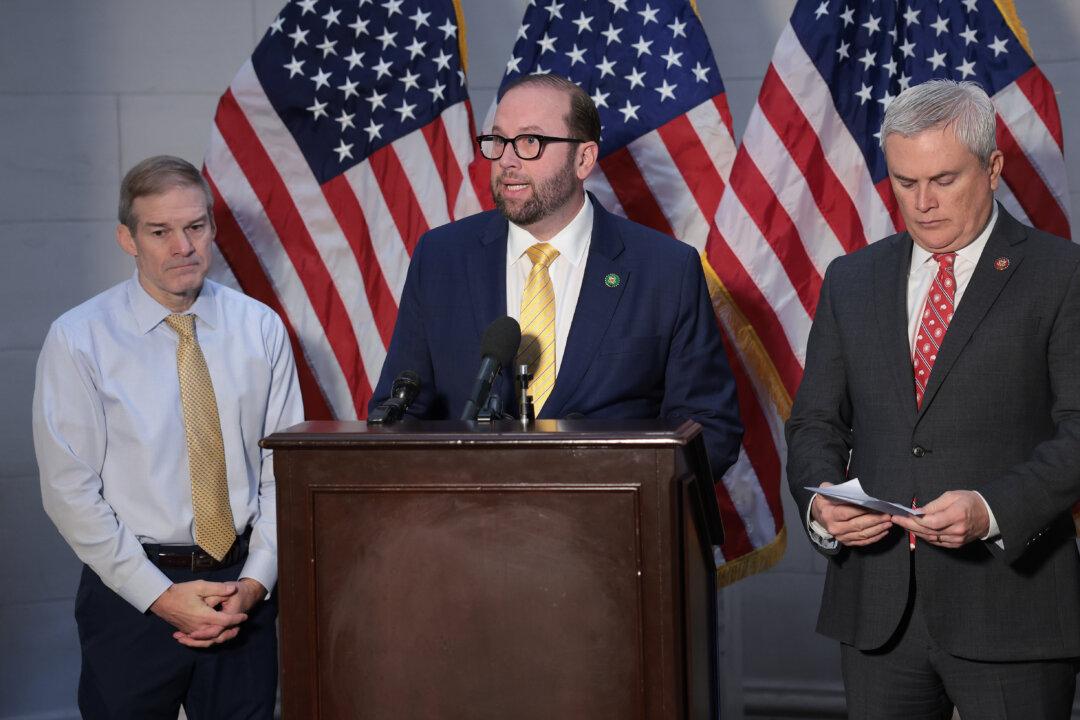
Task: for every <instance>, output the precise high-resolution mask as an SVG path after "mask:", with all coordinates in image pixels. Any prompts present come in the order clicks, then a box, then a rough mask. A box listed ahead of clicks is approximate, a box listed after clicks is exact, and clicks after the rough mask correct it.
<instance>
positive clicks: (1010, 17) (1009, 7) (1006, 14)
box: [994, 0, 1035, 61]
mask: <svg viewBox="0 0 1080 720" xmlns="http://www.w3.org/2000/svg"><path fill="white" fill-rule="evenodd" d="M994 4H995V5H997V9H998V12H1000V13H1001V16H1002V17H1003V18H1005V23H1006V24H1007V25H1008V26H1009V29H1010V30H1012V31H1013V35H1015V36H1016V39H1017V40H1019V41H1020V44H1021V45H1023V46H1024V49H1025V50H1027V54H1028V55H1029V56H1031V59H1032V61H1034V60H1035V53H1033V52H1032V51H1031V41H1030V40H1028V34H1027V30H1025V29H1024V23H1022V22H1020V15H1019V14H1018V13H1017V12H1016V6H1015V5H1013V0H994Z"/></svg>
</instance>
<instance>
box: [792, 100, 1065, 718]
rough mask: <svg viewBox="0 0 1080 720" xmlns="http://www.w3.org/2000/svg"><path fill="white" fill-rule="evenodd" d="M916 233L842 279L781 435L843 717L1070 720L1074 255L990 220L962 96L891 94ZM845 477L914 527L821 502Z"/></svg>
mask: <svg viewBox="0 0 1080 720" xmlns="http://www.w3.org/2000/svg"><path fill="white" fill-rule="evenodd" d="M881 137H882V147H883V149H884V152H885V159H886V164H887V166H888V170H889V177H890V181H891V184H892V188H893V192H894V194H895V195H896V199H897V202H898V203H899V206H900V212H901V215H902V216H903V218H904V222H905V225H906V226H907V231H906V232H902V233H898V234H896V235H893V236H891V237H888V238H885V239H884V240H881V241H879V242H876V243H873V244H872V245H870V246H869V247H867V248H866V249H864V250H861V251H859V252H856V253H853V254H851V255H848V256H845V257H841V258H839V259H837V260H836V261H835V262H834V263H833V264H832V265H831V266H830V267H829V269H828V271H827V272H826V275H825V279H824V282H823V284H822V288H821V297H820V300H819V302H818V307H817V313H816V316H815V319H814V325H813V328H812V330H811V331H810V341H809V347H808V350H807V357H806V372H805V375H804V377H803V383H802V386H801V387H800V389H799V393H798V396H797V398H796V400H795V405H794V407H793V409H792V414H791V419H790V420H789V421H788V425H787V439H788V448H789V455H788V479H789V482H790V485H791V492H792V494H793V495H794V497H795V500H796V501H797V502H798V504H799V508H800V511H801V513H802V515H801V517H803V518H804V521H805V524H806V529H807V532H808V534H809V535H810V539H811V541H812V542H813V543H814V546H815V547H816V548H817V549H818V550H819V551H821V552H822V553H824V554H825V555H826V556H827V557H828V558H829V567H828V575H827V577H826V581H825V590H824V594H823V598H822V604H821V612H820V616H819V620H818V631H819V632H821V633H823V634H824V635H827V636H829V637H832V638H835V639H836V640H839V641H840V643H841V659H842V666H843V674H844V684H845V688H846V693H847V700H848V710H849V713H850V715H851V717H853V718H871V717H872V718H904V719H905V720H910V719H911V718H948V717H950V715H951V713H952V710H953V706H954V705H955V706H956V707H957V708H958V709H959V710H960V713H961V714H962V715H963V717H964V718H965V719H967V718H980V719H985V718H1006V717H1008V718H1067V717H1068V716H1069V708H1070V705H1071V704H1072V698H1073V694H1074V691H1075V683H1076V670H1077V664H1076V661H1077V657H1078V656H1080V560H1078V556H1077V547H1076V543H1075V542H1074V539H1073V535H1074V528H1073V522H1072V518H1071V515H1070V508H1071V507H1072V505H1073V503H1074V502H1076V500H1077V499H1078V498H1080V247H1078V246H1076V245H1073V244H1072V243H1069V242H1067V241H1065V240H1062V239H1061V238H1056V237H1053V236H1050V235H1047V234H1046V233H1043V232H1039V231H1038V230H1034V229H1032V228H1030V227H1027V226H1025V225H1022V224H1021V223H1019V222H1017V221H1016V220H1015V219H1013V218H1012V217H1011V216H1010V215H1009V213H1008V212H1006V211H1005V209H1004V208H1002V207H1001V206H999V205H996V204H995V203H994V197H993V193H994V190H995V189H996V188H997V185H998V181H999V178H1000V175H1001V169H1002V164H1003V158H1002V154H1001V152H1000V151H998V150H997V149H996V145H995V113H994V107H993V105H992V103H991V101H990V99H989V98H988V97H987V96H986V93H984V92H983V91H982V90H981V89H980V88H979V87H978V86H976V85H974V84H972V83H956V82H952V81H931V82H928V83H925V84H923V85H919V86H915V87H912V88H910V89H908V90H906V91H905V92H903V93H901V94H900V95H899V96H898V97H897V98H896V99H895V100H894V101H893V102H892V104H891V105H890V106H889V108H888V110H887V112H886V114H885V120H884V122H883V123H882V129H881ZM847 478H858V479H859V480H860V481H861V483H862V486H863V488H864V489H865V490H866V491H867V493H869V494H870V495H873V496H875V497H879V498H882V499H886V500H890V501H894V502H899V503H902V504H904V505H912V504H914V505H917V506H919V507H921V509H922V510H923V511H924V513H925V514H923V515H921V516H919V517H914V518H907V517H901V516H897V515H886V514H880V513H877V512H873V511H869V510H864V509H862V508H860V507H857V506H854V505H849V504H841V503H837V502H833V501H831V500H829V499H827V498H825V497H823V496H815V495H813V494H811V493H810V492H808V491H807V490H805V489H804V488H805V487H806V486H811V487H815V486H821V485H830V484H837V483H840V482H843V481H844V480H846V479H847Z"/></svg>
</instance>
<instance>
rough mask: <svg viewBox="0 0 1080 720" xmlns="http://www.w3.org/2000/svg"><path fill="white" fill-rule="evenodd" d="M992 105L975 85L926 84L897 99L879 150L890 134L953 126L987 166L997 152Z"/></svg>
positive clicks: (891, 106)
mask: <svg viewBox="0 0 1080 720" xmlns="http://www.w3.org/2000/svg"><path fill="white" fill-rule="evenodd" d="M996 123H997V116H996V111H995V110H994V103H993V102H992V101H991V100H990V96H989V95H987V94H986V91H985V90H983V89H982V88H981V87H979V85H978V84H976V83H973V82H970V81H965V82H957V81H956V80H928V81H926V82H924V83H922V84H921V85H914V86H912V87H909V88H908V89H907V90H905V91H904V92H902V93H900V94H899V95H897V96H896V99H895V100H893V101H892V102H891V103H890V104H889V107H888V109H887V110H885V119H884V120H882V122H881V149H882V150H884V149H885V138H887V137H888V136H889V135H892V134H893V133H895V134H897V135H902V136H904V137H911V136H912V135H918V134H919V133H921V132H923V131H924V130H929V129H930V128H937V127H941V128H944V127H948V126H949V125H951V126H952V128H953V132H955V133H956V139H957V140H959V141H960V143H961V144H962V145H963V146H964V147H966V148H967V149H968V150H970V151H971V153H972V154H973V155H974V156H975V157H977V158H978V159H979V161H980V162H981V163H982V164H983V165H986V164H987V163H989V162H990V155H992V154H993V152H994V151H995V150H997V138H996V136H995V131H996Z"/></svg>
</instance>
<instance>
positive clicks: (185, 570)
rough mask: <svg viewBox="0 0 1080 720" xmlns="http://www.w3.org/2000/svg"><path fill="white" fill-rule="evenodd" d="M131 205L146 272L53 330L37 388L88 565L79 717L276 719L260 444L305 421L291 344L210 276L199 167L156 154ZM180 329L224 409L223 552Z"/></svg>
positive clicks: (46, 479)
mask: <svg viewBox="0 0 1080 720" xmlns="http://www.w3.org/2000/svg"><path fill="white" fill-rule="evenodd" d="M120 195H121V197H120V213H119V215H120V225H119V226H118V228H117V241H118V243H119V244H120V247H121V248H122V249H123V250H124V251H125V252H127V253H128V254H129V255H131V256H132V257H134V258H135V265H136V272H135V275H134V277H132V278H131V279H130V280H128V281H126V282H124V283H121V284H119V285H117V286H115V287H113V288H110V289H109V290H106V291H105V292H103V293H101V294H100V295H98V296H96V297H94V298H92V299H90V300H88V301H87V302H85V303H83V304H82V305H79V306H78V307H76V308H74V309H73V310H70V311H68V312H67V313H65V314H64V315H62V316H61V317H60V318H59V319H57V320H56V321H55V322H54V323H53V325H52V327H51V328H50V330H49V333H48V336H47V337H46V339H45V343H44V346H43V348H42V352H41V356H40V358H39V360H38V367H37V381H36V387H35V392H34V408H33V425H34V445H35V450H36V453H37V460H38V466H39V469H40V472H41V492H42V500H43V503H44V506H45V510H46V512H47V513H48V514H49V517H50V518H52V520H53V522H54V523H55V524H56V527H57V528H58V529H59V531H60V533H61V534H62V535H63V537H64V538H65V540H67V542H68V543H69V544H70V545H71V547H72V549H73V550H74V551H75V553H76V555H78V557H79V558H80V559H81V560H82V561H83V562H84V563H85V564H86V566H85V568H84V570H83V575H82V580H81V582H80V585H79V591H78V595H77V597H76V607H75V616H76V621H77V623H78V627H79V638H80V642H81V645H82V655H83V662H82V674H81V677H80V683H79V706H80V710H81V711H82V713H83V716H84V717H90V718H93V717H158V716H162V717H165V716H170V717H176V715H177V712H178V710H179V707H180V706H181V705H183V706H184V708H185V710H186V712H187V715H188V717H190V718H193V719H195V718H199V717H208V718H216V717H236V716H243V717H267V718H269V717H272V714H273V707H274V698H275V694H276V683H277V657H276V653H277V640H276V635H275V628H274V621H275V618H276V615H277V608H276V602H275V601H274V599H273V597H272V596H271V595H270V591H271V590H272V589H273V586H274V584H275V582H276V581H277V539H276V536H277V529H276V508H275V485H274V475H273V464H272V458H271V455H270V453H269V452H268V451H264V450H262V449H261V448H260V447H259V445H258V442H259V439H260V438H262V437H264V436H266V435H269V434H270V433H272V432H274V431H276V430H278V429H282V428H285V427H288V426H290V425H293V424H295V423H297V422H300V421H301V420H302V419H303V406H302V401H301V397H300V389H299V384H298V381H297V377H296V370H295V365H294V362H293V357H292V352H291V350H290V345H289V339H288V335H287V333H286V331H285V328H284V326H283V324H282V322H281V320H280V318H278V317H277V315H275V314H274V313H273V311H271V310H270V309H269V308H267V307H266V306H264V305H262V304H261V303H259V302H257V301H255V300H253V299H251V298H249V297H247V296H245V295H242V294H240V293H237V292H235V291H233V290H230V289H228V288H226V287H223V286H221V285H219V284H217V283H214V282H212V281H210V280H207V279H206V274H207V271H208V270H209V266H210V260H211V247H212V243H213V239H214V231H215V228H214V221H213V196H212V194H211V192H210V189H209V187H208V186H207V184H206V182H205V180H204V179H203V178H202V176H201V175H200V174H199V172H198V170H196V169H195V168H194V167H193V166H192V165H191V164H189V163H187V162H186V161H183V160H180V159H179V158H172V157H166V156H158V157H153V158H149V159H148V160H145V161H143V162H141V163H139V164H138V165H136V166H135V167H134V168H132V169H131V171H130V172H128V174H127V175H126V176H125V178H124V181H123V183H122V185H121V192H120ZM184 315H190V316H193V320H192V318H190V317H189V318H183V317H182V316H184ZM178 325H184V326H185V327H186V326H187V325H191V326H192V327H193V329H194V341H195V343H196V347H197V349H198V350H197V352H199V351H201V357H202V358H204V360H205V370H206V371H208V374H209V383H208V384H209V385H212V389H211V391H210V392H211V395H210V398H211V399H212V400H214V401H216V409H217V419H218V420H217V423H215V424H214V426H215V427H216V425H218V424H219V425H220V437H218V434H217V433H216V432H215V433H212V435H213V440H214V445H215V446H216V448H217V450H216V456H215V460H216V462H217V465H216V467H217V468H218V469H219V471H218V473H217V483H218V484H217V486H216V490H217V491H218V495H217V498H218V499H219V501H220V502H219V510H222V511H224V512H223V513H219V514H218V518H217V520H218V529H219V531H220V530H221V529H222V528H221V523H226V524H225V525H224V532H227V533H228V535H227V536H226V545H227V546H228V547H229V549H228V550H227V552H224V553H222V552H220V551H219V552H217V553H216V554H217V555H220V557H217V556H215V553H214V552H207V551H206V550H204V548H202V547H200V546H199V545H198V541H197V540H196V512H197V510H196V507H197V504H196V503H193V499H192V498H193V493H194V494H195V495H199V493H201V492H203V490H202V489H201V488H202V487H204V486H202V485H199V484H198V482H196V478H195V476H196V474H197V473H196V470H195V467H196V465H201V464H202V463H203V458H202V457H201V454H200V457H198V458H195V457H193V456H192V455H189V443H190V442H191V437H190V434H191V433H192V432H193V428H194V426H195V425H196V423H194V422H192V420H191V418H192V417H193V416H191V415H189V413H190V412H192V410H191V406H190V400H189V398H188V397H185V398H184V399H183V401H182V398H181V389H180V379H179V375H181V374H183V373H184V372H185V370H184V368H185V367H187V366H185V365H184V364H183V362H182V361H181V360H179V359H178V346H179V344H180V340H181V338H180V334H181V332H180V330H179V329H174V326H178ZM189 332H190V331H189ZM188 342H190V339H189V340H188ZM200 377H201V378H203V379H205V378H206V373H205V372H204V373H203V374H202V375H201V376H200ZM206 384H207V383H204V385H203V387H205V385H206ZM185 392H188V391H187V390H185ZM213 404H215V403H211V406H212V405H213ZM200 417H201V416H200ZM222 449H223V457H222ZM193 454H194V451H193ZM189 461H190V462H189ZM189 465H190V466H191V467H190V471H189ZM222 467H223V468H224V470H223V471H222V470H221V468H222ZM200 472H201V471H200ZM200 482H201V480H200ZM226 498H227V502H226ZM200 502H201V500H200ZM226 505H227V507H226ZM230 511H231V522H232V525H233V528H232V529H233V530H235V532H236V540H235V542H232V540H231V538H232V535H231V531H229V530H228V524H227V523H228V518H229V512H230ZM202 517H203V518H204V519H203V520H200V521H199V522H200V523H205V522H206V521H205V517H206V516H205V514H204V515H203V516H202ZM201 537H205V533H204V534H203V535H202V536H201ZM230 542H231V546H229V545H228V543H230Z"/></svg>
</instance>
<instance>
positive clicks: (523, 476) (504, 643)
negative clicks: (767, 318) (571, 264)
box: [275, 443, 714, 720]
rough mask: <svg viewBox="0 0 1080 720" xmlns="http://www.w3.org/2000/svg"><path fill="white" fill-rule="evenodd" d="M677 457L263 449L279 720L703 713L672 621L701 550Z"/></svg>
mask: <svg viewBox="0 0 1080 720" xmlns="http://www.w3.org/2000/svg"><path fill="white" fill-rule="evenodd" d="M680 457H681V455H680V453H679V452H678V448H672V447H618V446H605V445H604V444H602V443H597V444H595V445H594V446H583V445H581V444H573V443H568V444H566V445H551V444H548V445H530V444H527V443H526V444H516V443H505V444H494V445H487V446H484V447H472V446H469V445H467V444H459V445H455V444H453V443H450V444H442V445H438V446H434V447H433V446H428V445H424V444H422V443H420V444H415V443H414V444H407V445H402V446H394V445H383V446H379V445H375V444H370V445H369V446H367V447H364V448H363V449H361V450H359V451H358V450H357V448H355V447H347V446H341V447H331V448H327V447H323V448H313V449H304V448H299V449H295V448H294V449H289V450H287V451H285V452H283V451H282V450H280V449H278V450H276V455H275V468H276V470H277V475H278V481H279V498H280V499H279V506H288V509H287V510H286V511H285V512H282V511H281V510H280V509H279V524H280V526H281V527H280V533H279V535H280V537H281V540H282V542H281V547H280V554H281V564H282V580H281V584H280V587H279V593H280V594H281V615H282V623H281V636H282V668H283V675H284V677H283V690H284V695H283V699H284V706H283V708H284V710H285V717H286V718H293V717H305V718H307V717H318V718H364V719H371V720H383V719H387V720H389V719H390V718H393V719H394V720H400V719H403V718H462V719H463V720H464V719H466V718H467V719H469V720H485V719H491V720H503V719H505V718H515V720H517V719H522V720H529V719H530V718H536V719H537V720H540V719H542V718H543V719H547V718H620V719H629V720H633V719H635V718H641V719H643V720H644V719H646V718H661V717H663V718H668V717H670V718H676V717H686V714H685V713H686V712H687V711H688V710H689V709H690V707H688V706H691V707H692V706H701V705H702V703H704V705H705V706H709V705H711V704H712V703H711V701H710V698H709V693H710V692H711V690H710V689H709V688H710V687H714V683H713V682H711V681H710V679H709V677H708V672H707V669H706V673H705V674H704V675H702V671H701V667H695V668H690V667H688V666H690V665H697V666H700V665H702V662H703V661H702V660H701V659H700V655H701V653H700V652H695V649H692V648H691V647H689V646H688V645H687V641H690V644H691V645H697V646H698V648H697V650H700V648H701V643H700V640H697V639H696V638H692V637H687V636H686V629H685V628H684V627H682V625H683V620H684V615H685V611H686V610H687V609H689V608H686V607H685V604H686V602H687V601H688V600H689V601H691V602H693V598H689V597H685V596H684V591H683V590H682V588H681V584H682V582H683V578H682V573H683V570H684V568H683V565H684V563H685V561H686V557H687V556H688V554H689V555H691V556H692V555H693V554H694V553H700V547H698V544H697V541H696V535H694V534H693V532H691V533H689V534H684V532H683V531H684V530H685V528H683V527H682V523H683V520H684V517H683V516H684V515H685V513H686V507H687V506H686V497H687V495H686V493H684V492H683V488H684V487H685V482H683V481H680V478H682V479H683V480H685V476H686V469H685V467H681V466H680V461H679V458H680ZM692 560H693V559H692ZM702 577H703V576H701V575H700V573H699V574H698V575H697V578H698V581H700V580H701V579H702ZM706 582H707V579H706ZM698 586H699V587H701V586H700V582H699V583H698ZM704 589H705V590H707V589H708V588H707V587H706V588H704ZM699 593H700V591H698V592H695V593H694V595H695V596H696V597H704V594H703V593H701V594H699ZM695 614H699V613H695ZM706 662H707V660H706ZM689 671H694V672H696V673H697V674H698V675H699V676H701V677H699V678H698V679H697V680H695V681H691V680H690V679H689V678H688V677H687V673H688V672H689ZM703 691H704V695H701V693H702V692H703ZM688 692H689V693H691V694H693V695H697V696H698V699H697V700H694V699H692V698H688V697H687V693H688Z"/></svg>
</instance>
